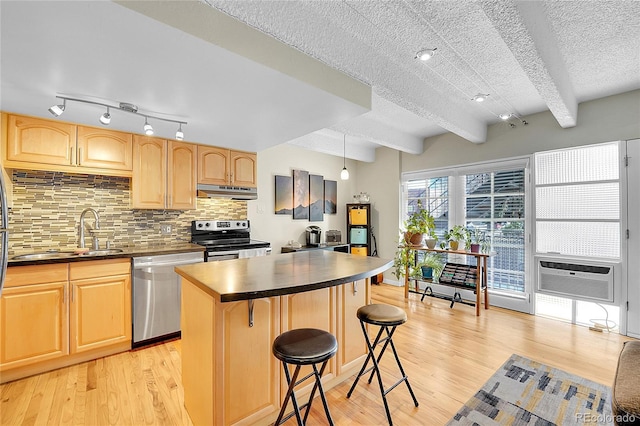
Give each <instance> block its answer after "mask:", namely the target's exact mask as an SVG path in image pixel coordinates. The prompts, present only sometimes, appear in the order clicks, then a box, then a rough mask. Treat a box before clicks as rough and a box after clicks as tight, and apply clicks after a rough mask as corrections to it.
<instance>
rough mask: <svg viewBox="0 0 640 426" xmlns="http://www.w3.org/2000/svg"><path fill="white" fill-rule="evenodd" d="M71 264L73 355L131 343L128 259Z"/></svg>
mask: <svg viewBox="0 0 640 426" xmlns="http://www.w3.org/2000/svg"><path fill="white" fill-rule="evenodd" d="M98 262H99V263H96V262H77V263H72V264H70V265H69V267H70V280H71V281H70V284H71V305H70V306H71V311H70V324H71V341H70V346H71V348H70V352H71V353H72V354H74V353H78V352H83V351H89V350H92V349H97V348H101V347H105V346H110V345H113V344H115V343H123V342H130V341H131V275H130V267H129V262H128V260H127V261H125V262H123V261H121V260H119V259H118V260H115V259H114V260H104V261H98Z"/></svg>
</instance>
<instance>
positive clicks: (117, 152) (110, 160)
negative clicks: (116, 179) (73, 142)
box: [77, 126, 133, 170]
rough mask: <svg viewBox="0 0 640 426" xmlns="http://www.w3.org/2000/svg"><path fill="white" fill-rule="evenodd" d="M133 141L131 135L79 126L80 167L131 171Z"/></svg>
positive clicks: (78, 159) (78, 154)
mask: <svg viewBox="0 0 640 426" xmlns="http://www.w3.org/2000/svg"><path fill="white" fill-rule="evenodd" d="M132 139H133V137H132V135H131V134H130V133H123V132H116V131H113V130H107V129H98V128H94V127H85V126H78V151H77V163H78V166H82V167H93V168H101V169H113V170H131V168H132V165H133V156H132V154H133V153H132Z"/></svg>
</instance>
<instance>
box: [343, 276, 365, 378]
mask: <svg viewBox="0 0 640 426" xmlns="http://www.w3.org/2000/svg"><path fill="white" fill-rule="evenodd" d="M337 291H338V310H337V311H338V319H337V323H338V324H340V329H339V330H338V335H337V336H336V338H337V339H338V353H337V355H336V360H337V363H338V374H339V375H340V374H343V373H344V372H345V370H349V369H357V368H360V367H361V366H362V363H363V362H364V359H365V357H366V355H367V344H366V343H365V341H364V335H363V334H362V327H361V326H360V321H359V320H358V317H357V316H356V312H358V309H360V307H362V306H364V305H367V304H368V303H369V295H370V293H369V291H370V287H369V286H368V285H367V282H366V280H360V281H356V282H353V283H349V284H344V285H341V286H340V287H338V288H337Z"/></svg>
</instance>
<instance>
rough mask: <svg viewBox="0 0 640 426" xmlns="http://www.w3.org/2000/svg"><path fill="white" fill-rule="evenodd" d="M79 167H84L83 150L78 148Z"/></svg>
mask: <svg viewBox="0 0 640 426" xmlns="http://www.w3.org/2000/svg"><path fill="white" fill-rule="evenodd" d="M78 166H82V148H78Z"/></svg>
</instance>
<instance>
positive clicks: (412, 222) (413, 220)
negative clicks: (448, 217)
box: [404, 201, 436, 246]
mask: <svg viewBox="0 0 640 426" xmlns="http://www.w3.org/2000/svg"><path fill="white" fill-rule="evenodd" d="M404 227H405V234H404V239H405V242H406V243H407V244H410V245H413V246H421V245H422V240H423V239H424V236H425V235H432V234H433V231H434V230H435V227H436V224H435V219H434V218H433V216H431V213H429V211H428V210H426V209H425V208H423V207H422V203H421V202H420V201H418V208H417V210H416V211H414V212H413V213H411V214H410V215H409V218H408V219H407V220H406V221H405V222H404Z"/></svg>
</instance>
